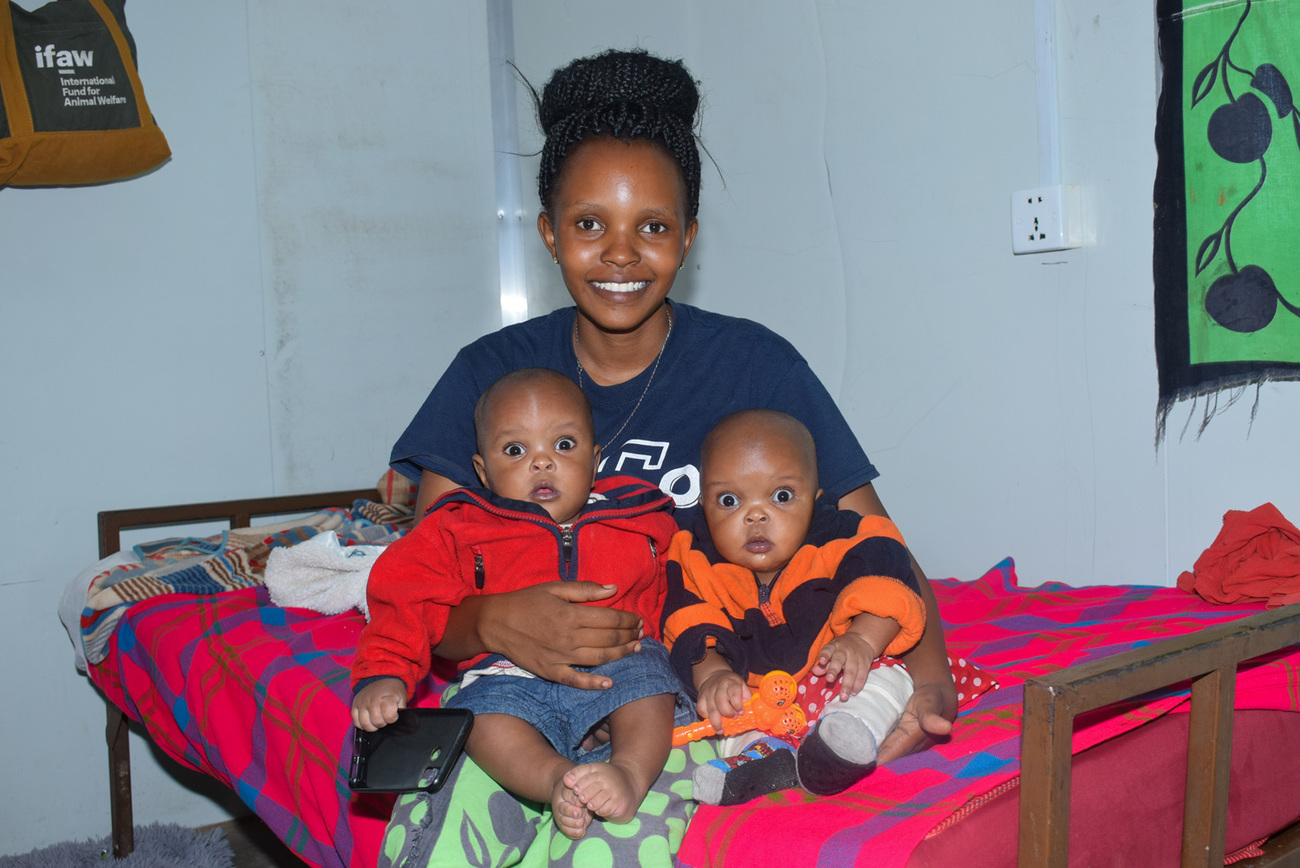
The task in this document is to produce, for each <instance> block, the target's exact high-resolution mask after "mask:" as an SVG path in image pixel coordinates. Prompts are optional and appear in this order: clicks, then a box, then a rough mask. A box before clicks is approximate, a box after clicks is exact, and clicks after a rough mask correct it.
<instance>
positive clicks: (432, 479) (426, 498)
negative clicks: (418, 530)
mask: <svg viewBox="0 0 1300 868" xmlns="http://www.w3.org/2000/svg"><path fill="white" fill-rule="evenodd" d="M459 487H460V486H458V485H456V483H454V482H452V481H451V480H450V479H448V478H447V477H445V476H441V475H439V474H437V473H434V472H433V471H432V470H422V471H420V487H419V489H417V490H416V493H415V523H416V524H419V523H420V519H422V518H424V514H425V513H426V512H428V511H429V507H430V506H432V505H433V502H434V501H435V500H437V499H438V498H440V497H442V496H443V495H444V494H446V493H447V492H449V491H451V490H452V489H453V488H459Z"/></svg>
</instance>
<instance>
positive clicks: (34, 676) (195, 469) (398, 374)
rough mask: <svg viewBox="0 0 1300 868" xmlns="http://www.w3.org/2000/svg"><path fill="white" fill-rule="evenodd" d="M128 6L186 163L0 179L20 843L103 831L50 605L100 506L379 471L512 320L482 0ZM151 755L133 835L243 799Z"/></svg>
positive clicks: (97, 782)
mask: <svg viewBox="0 0 1300 868" xmlns="http://www.w3.org/2000/svg"><path fill="white" fill-rule="evenodd" d="M25 5H28V6H29V7H33V8H34V7H35V6H36V5H38V4H37V3H36V2H27V3H26V4H25ZM127 15H128V23H129V24H130V26H131V29H132V31H133V32H134V35H135V37H136V41H137V44H138V47H139V55H140V70H141V75H142V77H143V80H144V83H145V88H146V94H147V95H148V97H149V100H150V104H151V108H152V109H153V113H154V116H155V117H156V118H157V119H158V122H159V124H160V125H161V127H162V129H163V130H164V132H165V133H166V134H167V137H168V140H169V143H170V145H171V149H172V152H173V157H172V159H171V160H170V161H169V162H168V163H167V164H165V165H164V166H162V167H161V168H159V169H158V170H157V171H155V172H153V173H152V174H150V175H148V176H146V177H142V178H138V179H135V180H131V181H129V182H125V183H117V184H109V185H103V186H98V187H91V188H83V189H45V190H22V189H12V188H4V189H0V366H2V367H3V370H4V371H5V380H6V384H7V387H8V388H7V391H8V394H7V395H6V400H5V406H6V407H7V409H6V410H4V411H3V423H0V491H2V492H3V494H4V496H5V498H6V500H7V501H8V504H9V514H10V516H11V518H12V519H13V524H12V532H13V534H14V541H15V542H18V543H20V545H18V546H16V547H15V549H14V550H13V554H12V555H11V557H9V558H7V559H6V565H5V568H4V570H3V572H2V573H0V658H2V659H4V660H5V661H6V662H5V664H4V673H5V674H4V680H3V693H4V695H5V697H6V699H7V702H8V703H9V708H10V713H8V714H5V715H3V716H0V757H2V759H0V767H3V768H4V770H5V774H4V782H3V783H0V852H4V853H16V852H24V851H26V850H29V849H31V848H32V847H35V846H38V845H42V844H47V843H50V842H52V841H55V840H60V839H64V838H72V837H85V836H89V835H102V834H106V833H107V830H108V825H109V816H108V801H107V794H108V776H107V762H106V760H105V752H104V740H103V727H104V722H103V717H104V710H103V701H102V700H101V699H100V698H99V695H98V693H97V691H95V690H94V688H93V687H92V686H91V685H90V684H89V682H88V681H87V680H86V679H85V678H84V677H82V676H81V675H79V674H77V672H76V671H75V669H74V667H73V663H72V653H71V651H72V647H71V645H70V644H69V642H68V639H67V636H66V634H64V632H63V629H62V627H61V626H60V625H59V622H58V620H57V618H56V617H55V615H54V611H55V606H56V604H57V601H58V598H59V595H60V592H61V589H62V587H63V585H64V584H65V583H66V582H67V581H68V579H70V578H71V577H72V576H73V575H75V574H76V573H77V572H78V571H79V570H81V569H82V567H84V566H85V565H87V564H89V563H91V562H92V561H94V560H95V559H96V557H97V549H96V542H95V514H96V512H98V511H99V510H101V509H112V508H120V507H128V506H147V505H151V504H160V503H175V502H186V501H205V500H218V499H223V498H232V497H244V496H257V495H264V494H272V493H277V494H278V493H284V494H288V493H297V492H305V491H321V490H329V489H335V488H353V487H361V486H364V485H368V484H371V483H373V482H375V481H376V480H377V479H378V478H379V475H380V474H381V473H382V472H383V470H384V469H385V467H386V464H387V459H388V450H389V448H390V446H391V445H392V442H393V440H394V439H395V438H396V437H397V435H398V434H399V433H400V431H401V429H402V427H403V426H404V424H405V423H406V421H407V420H409V418H410V416H411V415H412V414H413V413H414V411H415V409H416V407H417V406H418V404H419V401H420V400H421V398H422V397H423V393H424V392H426V391H427V390H428V387H429V385H430V383H431V382H432V380H433V378H434V376H435V375H436V373H437V372H438V371H440V370H441V369H442V368H443V367H445V366H446V364H447V363H448V362H449V361H450V359H451V356H452V354H453V353H454V352H455V351H456V349H458V348H459V346H460V345H461V343H462V342H463V340H464V338H465V336H466V335H469V334H479V333H482V332H484V331H487V330H489V329H491V328H493V327H494V326H495V325H496V324H497V323H498V322H499V314H498V309H499V307H498V301H497V297H496V295H495V292H496V290H495V286H496V280H497V278H496V269H497V265H496V225H495V208H494V205H493V199H492V195H491V189H492V187H491V185H492V156H491V154H490V152H489V150H488V148H489V147H490V142H491V116H490V112H489V103H488V79H487V65H486V64H487V29H486V25H485V23H484V19H483V14H482V11H481V9H480V8H478V6H477V4H463V3H457V2H440V3H419V2H406V0H399V2H393V0H389V2H377V3H368V4H365V5H364V6H347V5H344V6H337V5H330V4H320V3H314V2H304V0H274V2H272V0H248V2H246V3H222V4H215V5H210V6H204V5H199V4H192V3H176V2H168V0H131V2H130V3H128V4H127ZM133 742H134V743H133V753H134V757H133V758H134V763H133V768H134V773H135V780H134V784H135V786H134V789H135V815H136V821H137V822H140V823H148V822H153V821H165V822H179V823H187V824H200V823H206V822H215V821H217V820H220V819H223V818H225V817H226V816H228V813H227V812H226V810H225V809H224V807H223V806H221V805H216V804H213V802H212V801H211V800H210V799H209V798H208V797H207V796H203V795H194V794H192V793H190V792H188V791H187V790H188V788H189V787H191V786H194V785H196V780H197V778H196V779H190V778H186V779H185V783H184V784H180V785H178V784H177V783H176V782H175V781H174V780H173V779H172V777H171V776H170V775H169V774H167V773H165V772H163V771H162V770H161V769H160V768H159V767H158V765H157V762H156V761H155V760H154V759H153V756H152V754H151V751H150V750H149V749H148V747H147V746H146V745H145V744H144V743H143V742H142V741H140V740H139V739H134V740H133ZM198 785H199V786H201V785H202V784H201V782H199V783H198Z"/></svg>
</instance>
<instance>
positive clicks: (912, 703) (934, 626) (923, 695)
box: [839, 483, 957, 764]
mask: <svg viewBox="0 0 1300 868" xmlns="http://www.w3.org/2000/svg"><path fill="white" fill-rule="evenodd" d="M839 507H840V509H851V510H853V511H854V512H856V513H857V514H858V515H881V516H884V517H885V518H888V517H889V513H888V512H886V511H885V505H884V504H883V503H881V502H880V496H879V495H878V494H876V489H875V487H874V486H873V485H871V483H867V484H866V485H863V486H860V487H859V488H855V489H854V490H853V491H850V492H849V493H848V494H846V495H844V496H843V497H841V498H840V501H839ZM909 553H910V551H909ZM912 570H913V571H914V572H915V573H916V581H917V583H918V584H920V586H921V599H922V600H924V601H925V618H926V620H925V632H924V633H922V634H921V639H920V641H918V642H917V643H916V645H915V646H914V647H913V648H912V650H911V651H908V652H907V653H906V654H904V655H903V662H904V663H906V664H907V671H908V673H909V674H911V676H912V682H913V684H914V685H915V692H913V694H912V698H911V699H909V700H908V701H907V708H906V709H905V710H904V711H903V719H902V720H901V721H899V724H898V726H897V727H896V728H895V729H894V731H893V732H892V733H890V734H889V735H888V736H886V738H885V742H884V744H882V745H881V746H880V753H879V756H878V758H877V761H878V762H880V763H882V764H883V763H887V762H889V761H890V760H894V759H898V758H899V757H901V756H907V755H908V754H910V753H916V752H917V751H919V750H924V749H925V748H928V747H929V746H930V745H931V744H933V743H934V739H935V738H938V737H942V736H945V735H948V733H950V732H952V721H954V720H956V719H957V688H956V687H955V686H954V685H953V683H952V669H951V667H949V665H948V649H947V646H946V645H945V643H944V640H943V627H942V625H941V624H940V621H939V605H938V603H937V602H936V601H935V599H934V591H933V590H932V589H931V588H930V580H929V579H927V578H926V576H925V573H924V572H923V571H922V570H921V565H920V564H918V563H917V562H916V557H915V556H914V555H913V556H912Z"/></svg>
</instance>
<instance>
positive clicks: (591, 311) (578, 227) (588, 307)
mask: <svg viewBox="0 0 1300 868" xmlns="http://www.w3.org/2000/svg"><path fill="white" fill-rule="evenodd" d="M696 227H697V224H696V221H695V220H693V219H690V218H688V217H687V215H686V191H685V185H684V184H683V182H682V177H681V172H680V171H679V170H678V168H677V164H676V163H675V162H673V159H672V157H670V156H668V154H667V153H665V152H664V150H663V149H662V148H660V147H659V146H658V145H655V144H653V143H651V142H647V141H642V140H636V141H632V142H622V141H619V140H617V139H610V138H598V139H591V140H589V141H586V142H584V143H583V144H581V145H579V146H578V148H577V149H576V150H574V151H573V152H572V153H571V154H570V155H569V157H568V159H567V160H566V161H565V164H564V168H563V170H562V172H561V174H560V178H559V182H558V183H557V184H556V186H555V195H554V202H553V208H552V211H551V212H550V213H548V212H545V211H544V212H542V213H541V214H540V215H539V216H538V218H537V228H538V231H540V232H541V234H542V240H543V241H544V242H545V243H546V246H547V248H548V249H549V250H550V251H551V255H552V256H555V257H557V258H558V259H559V262H560V271H561V273H562V274H563V276H564V285H565V286H566V287H568V290H569V294H570V295H571V296H573V300H574V302H575V303H576V304H577V305H578V309H579V311H581V313H582V315H583V316H585V317H586V318H587V319H589V320H591V321H592V322H593V323H594V324H595V325H596V326H597V327H598V328H600V329H601V330H602V331H605V332H611V333H626V332H631V331H634V330H635V329H637V328H638V327H639V326H641V325H642V324H643V323H645V322H646V321H647V320H648V319H649V318H650V317H651V316H653V315H654V314H655V313H657V312H658V310H659V308H660V307H661V306H662V305H663V301H664V298H665V297H666V296H667V295H668V290H670V289H671V288H672V285H673V280H674V279H675V278H676V277H677V270H678V268H680V267H681V265H682V263H683V262H684V261H685V259H686V253H687V251H689V250H690V249H691V244H692V242H694V240H695V230H696Z"/></svg>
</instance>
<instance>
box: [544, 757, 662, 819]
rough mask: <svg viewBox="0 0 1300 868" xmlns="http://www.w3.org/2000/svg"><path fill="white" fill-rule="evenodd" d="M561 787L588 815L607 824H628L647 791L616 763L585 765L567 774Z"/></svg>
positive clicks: (630, 773)
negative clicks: (568, 790)
mask: <svg viewBox="0 0 1300 868" xmlns="http://www.w3.org/2000/svg"><path fill="white" fill-rule="evenodd" d="M564 783H565V784H566V785H567V786H568V787H569V788H570V789H571V790H572V791H573V793H574V794H575V795H576V796H577V798H578V800H579V801H580V802H581V803H582V804H583V805H584V806H585V807H586V808H587V810H588V811H590V812H591V813H592V814H595V815H596V816H598V817H600V818H601V819H603V820H607V821H609V822H611V823H630V822H631V821H632V818H633V817H634V816H636V812H637V808H640V807H641V802H642V801H643V800H644V799H645V796H646V792H647V789H648V788H642V787H639V786H638V785H637V779H636V777H635V776H634V775H633V774H632V771H631V770H630V769H628V768H625V767H624V766H623V765H622V764H621V763H619V762H618V761H616V760H611V761H610V762H605V763H585V764H584V765H580V766H577V767H576V768H572V769H570V770H569V772H568V774H566V775H565V776H564Z"/></svg>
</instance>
